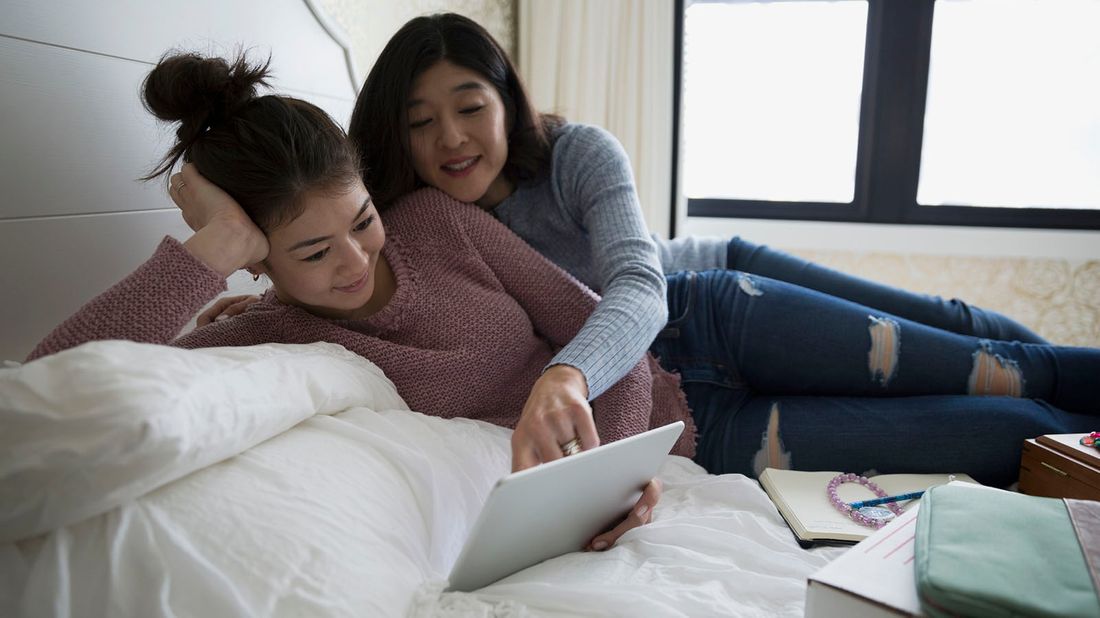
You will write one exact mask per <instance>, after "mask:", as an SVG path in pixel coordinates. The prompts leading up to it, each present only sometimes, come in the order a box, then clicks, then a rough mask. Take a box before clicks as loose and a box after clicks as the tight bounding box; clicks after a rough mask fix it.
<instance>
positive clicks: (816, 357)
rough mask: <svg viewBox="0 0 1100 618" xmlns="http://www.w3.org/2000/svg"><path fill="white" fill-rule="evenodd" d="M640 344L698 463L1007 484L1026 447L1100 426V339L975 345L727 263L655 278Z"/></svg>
mask: <svg viewBox="0 0 1100 618" xmlns="http://www.w3.org/2000/svg"><path fill="white" fill-rule="evenodd" d="M668 284H669V287H668V307H669V316H670V321H669V323H668V324H667V326H666V328H665V329H664V330H663V331H662V332H661V333H660V334H659V335H658V337H657V339H656V340H655V341H654V343H653V345H652V346H651V347H650V351H652V352H653V353H654V354H655V355H656V356H657V357H658V359H659V361H660V363H661V365H662V366H663V367H665V368H666V369H669V370H671V371H675V372H677V373H679V374H680V377H681V387H682V389H683V391H684V393H685V394H686V395H687V399H688V404H689V405H690V407H691V409H692V415H693V417H694V418H695V422H696V425H697V426H698V444H697V454H696V461H697V462H698V463H699V464H701V465H703V466H704V467H705V468H707V470H709V471H711V472H713V473H725V472H739V473H742V474H746V475H749V476H753V477H755V476H756V475H757V474H759V472H760V471H761V470H763V469H764V468H765V467H781V468H793V469H799V470H835V471H838V472H868V471H872V470H873V471H875V472H877V473H897V472H912V473H919V472H943V473H947V472H965V473H967V474H970V475H971V476H973V477H974V478H976V479H977V480H979V481H981V482H983V483H988V484H993V485H1007V484H1010V483H1012V482H1013V481H1015V480H1016V478H1017V475H1018V472H1019V466H1020V453H1021V449H1022V445H1023V441H1024V440H1025V439H1027V438H1032V437H1035V436H1038V435H1041V434H1046V433H1071V432H1088V431H1093V430H1098V429H1100V418H1098V416H1100V349H1091V348H1072V347H1060V346H1053V345H1050V344H1045V343H1021V342H1008V341H999V340H992V339H982V338H978V337H973V336H970V335H961V334H958V333H954V332H950V331H947V330H943V329H941V328H935V327H932V326H928V325H926V324H922V323H919V322H916V321H913V320H909V319H905V318H902V317H897V316H895V315H892V314H890V313H887V312H884V311H881V310H879V309H877V308H870V307H867V306H864V305H860V304H857V303H854V302H852V301H849V300H846V299H844V298H839V297H837V296H831V295H828V294H824V293H821V292H818V291H815V290H810V289H807V288H804V287H800V286H797V285H793V284H790V283H786V282H784V281H777V280H774V279H768V278H765V277H760V276H756V275H748V274H745V273H742V272H738V271H732V270H711V271H705V272H682V273H676V274H673V275H669V276H668Z"/></svg>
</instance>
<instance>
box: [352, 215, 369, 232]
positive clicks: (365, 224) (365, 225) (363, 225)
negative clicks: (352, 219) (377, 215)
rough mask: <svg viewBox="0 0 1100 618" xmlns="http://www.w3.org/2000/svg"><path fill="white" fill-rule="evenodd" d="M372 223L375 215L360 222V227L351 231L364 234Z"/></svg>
mask: <svg viewBox="0 0 1100 618" xmlns="http://www.w3.org/2000/svg"><path fill="white" fill-rule="evenodd" d="M372 221H374V215H371V216H369V217H367V218H366V219H363V220H362V221H360V222H359V224H358V225H356V226H355V227H353V228H351V230H352V231H353V232H362V231H363V230H365V229H367V228H368V227H370V224H371V222H372Z"/></svg>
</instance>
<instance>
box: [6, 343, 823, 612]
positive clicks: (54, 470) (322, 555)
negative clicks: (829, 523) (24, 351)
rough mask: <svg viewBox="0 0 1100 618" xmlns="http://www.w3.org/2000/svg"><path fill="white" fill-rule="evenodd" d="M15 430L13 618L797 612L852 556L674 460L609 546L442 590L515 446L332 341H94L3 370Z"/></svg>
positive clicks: (10, 460) (725, 480) (761, 499)
mask: <svg viewBox="0 0 1100 618" xmlns="http://www.w3.org/2000/svg"><path fill="white" fill-rule="evenodd" d="M0 415H2V416H0V429H2V431H0V573H2V577H0V582H2V583H0V615H4V616H7V615H34V616H40V615H60V616H105V615H110V616H159V615H180V616H222V615H237V616H248V615H262V616H269V615H348V616H352V615H355V616H402V615H414V616H440V615H443V616H447V615H461V616H470V615H473V616H513V615H514V616H523V615H529V616H555V615H563V616H564V615H578V614H583V615H646V616H661V615H668V616H675V615H686V616H703V615H706V616H711V615H769V616H771V615H790V616H799V615H801V614H802V605H803V598H804V595H805V578H806V576H807V575H809V574H810V573H812V572H813V571H814V570H816V569H817V568H819V567H820V566H822V565H824V564H825V563H826V562H828V560H829V559H831V558H833V557H835V556H836V555H837V553H838V552H839V551H841V550H839V549H835V548H834V549H825V550H815V551H805V550H802V549H800V548H799V547H798V545H797V544H796V543H795V542H794V540H793V538H792V536H791V534H790V532H789V531H788V530H787V528H786V527H785V525H784V524H783V522H782V519H781V518H780V517H779V515H778V514H777V513H776V511H775V508H774V507H773V506H772V504H771V502H770V501H769V500H768V499H767V497H766V496H765V494H764V493H763V492H762V491H761V490H760V489H759V486H758V485H757V484H756V483H755V482H754V481H751V480H749V479H746V478H745V477H742V476H739V475H724V476H712V475H707V474H705V473H704V471H703V470H702V469H701V468H699V467H698V466H696V465H695V464H694V463H692V462H691V461H689V460H687V459H683V458H679V457H669V458H668V460H667V461H666V463H665V464H664V466H663V468H662V470H661V473H660V476H661V478H662V479H663V480H664V482H665V494H664V497H663V499H662V501H661V504H660V505H659V506H658V508H657V509H656V510H655V512H654V521H653V523H651V524H650V525H648V526H645V527H643V528H639V529H637V530H634V531H632V532H630V533H628V534H627V535H626V536H624V537H623V538H622V539H621V540H620V542H619V543H618V544H617V545H616V546H615V547H614V548H612V549H611V550H609V551H607V552H603V553H574V554H568V555H566V556H562V557H560V558H557V559H554V560H550V561H547V562H544V563H542V564H540V565H537V566H535V567H532V568H530V569H527V570H525V571H522V572H520V573H517V574H515V575H513V576H511V577H509V578H506V579H505V580H502V581H500V582H498V583H496V584H494V585H492V586H489V587H486V588H484V589H482V590H479V591H477V592H474V593H469V594H465V593H441V590H442V588H443V585H444V581H443V579H444V578H445V577H446V574H447V572H448V571H449V570H450V567H451V564H452V563H453V562H454V560H455V558H456V557H457V556H458V552H459V550H460V549H461V547H462V543H463V541H464V540H465V538H466V534H467V531H468V530H469V528H470V527H471V526H472V525H473V522H474V519H475V518H476V515H477V513H478V511H479V509H480V506H481V503H482V501H483V500H484V498H485V495H486V494H487V493H488V490H489V488H490V487H491V485H492V484H493V482H494V481H495V480H496V479H497V478H499V476H501V475H503V474H505V473H506V472H507V471H508V467H509V445H508V438H509V433H510V432H509V431H508V430H505V429H501V428H499V427H494V426H491V425H487V424H485V423H480V422H475V421H468V420H442V419H439V418H435V417H431V416H425V415H422V414H418V413H415V412H411V411H409V410H408V409H407V407H406V406H405V404H404V402H403V401H402V400H401V399H400V397H398V396H397V393H396V392H395V391H394V389H393V386H392V384H391V383H390V382H389V381H388V380H387V379H386V378H385V377H384V376H383V375H382V373H381V371H379V370H378V369H377V367H375V366H374V365H373V364H371V363H369V362H368V361H366V360H364V359H362V358H360V357H358V356H356V355H354V354H352V353H350V352H348V351H346V350H344V349H343V348H341V347H340V346H336V345H332V344H311V345H308V346H291V345H274V344H273V345H265V346H256V347H251V348H219V349H207V350H199V351H182V350H174V349H171V348H166V347H162V346H153V345H143V344H135V343H126V342H96V343H91V344H86V345H84V346H81V347H79V348H75V349H73V350H69V351H67V352H63V353H61V354H58V355H55V356H53V357H47V358H44V359H40V360H38V361H36V362H34V363H29V364H27V365H24V366H22V367H18V368H12V369H3V370H0ZM563 516H564V514H563Z"/></svg>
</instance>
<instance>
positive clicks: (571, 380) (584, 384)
mask: <svg viewBox="0 0 1100 618" xmlns="http://www.w3.org/2000/svg"><path fill="white" fill-rule="evenodd" d="M541 379H543V380H547V381H549V382H551V383H553V384H555V385H557V386H559V387H562V388H574V389H577V390H578V391H579V392H580V393H581V395H583V396H584V398H585V399H586V400H587V399H588V378H586V377H585V375H584V372H583V371H581V370H580V369H577V368H576V367H574V366H572V365H551V366H550V367H547V368H546V370H545V371H543V372H542V378H541Z"/></svg>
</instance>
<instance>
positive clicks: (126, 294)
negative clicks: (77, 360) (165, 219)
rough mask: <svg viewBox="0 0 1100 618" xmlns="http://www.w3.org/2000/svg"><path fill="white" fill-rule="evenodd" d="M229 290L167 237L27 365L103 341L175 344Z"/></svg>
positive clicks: (45, 341)
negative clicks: (205, 307) (189, 324)
mask: <svg viewBox="0 0 1100 618" xmlns="http://www.w3.org/2000/svg"><path fill="white" fill-rule="evenodd" d="M225 289H226V285H225V279H224V278H223V277H221V276H220V275H218V273H216V272H214V271H213V270H211V269H210V268H209V267H208V266H206V264H204V263H202V261H200V260H198V259H197V258H195V257H194V256H193V255H191V254H190V253H189V252H188V251H187V250H186V249H184V248H183V245H181V244H180V243H179V242H178V241H176V240H175V239H173V238H171V237H166V238H165V239H164V240H163V241H161V243H160V246H158V247H157V250H156V252H155V253H153V256H152V257H151V258H149V260H148V261H146V262H145V263H144V264H142V265H141V266H139V267H138V269H137V270H135V271H134V272H133V273H130V275H128V276H127V277H126V278H125V279H123V280H122V281H120V282H118V283H116V284H115V285H113V286H112V287H110V288H109V289H107V291H105V292H103V293H102V294H100V295H99V296H96V297H95V298H93V299H92V300H90V301H89V302H88V303H87V304H85V305H84V306H83V307H81V308H80V309H79V310H78V311H77V312H76V313H75V314H73V315H72V316H71V317H69V319H67V320H65V321H64V322H62V323H61V325H60V326H58V327H57V328H55V329H54V330H53V332H51V333H50V334H49V335H47V336H46V338H45V339H43V340H42V341H41V342H40V343H39V344H38V346H36V347H35V349H34V351H32V352H31V354H30V356H28V357H27V360H28V361H31V360H34V359H36V358H39V357H41V356H46V355H49V354H54V353H56V352H60V351H62V350H66V349H68V348H73V347H76V346H78V345H80V344H82V343H86V342H88V341H96V340H101V339H125V340H129V341H138V342H142V343H161V344H167V343H172V342H173V340H174V339H175V338H176V337H177V336H178V335H179V333H180V331H181V330H182V329H183V327H184V326H186V325H187V322H188V321H189V320H190V319H191V317H192V316H194V315H195V314H196V313H198V311H199V310H200V309H202V307H203V305H205V304H206V303H207V302H209V301H210V300H211V299H213V298H214V297H215V296H217V295H218V294H220V293H221V292H223V291H225ZM202 330H205V329H202ZM211 334H212V333H211ZM224 344H225V345H231V344H229V343H228V342H226V343H224ZM178 345H181V347H203V346H200V345H190V346H189V345H186V344H185V343H183V342H181V344H178ZM214 345H217V344H214Z"/></svg>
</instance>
